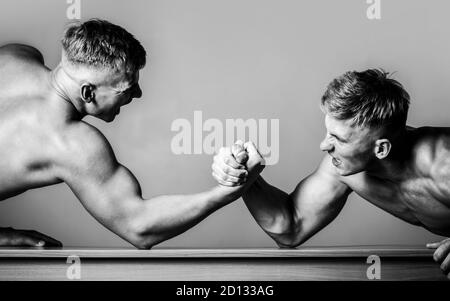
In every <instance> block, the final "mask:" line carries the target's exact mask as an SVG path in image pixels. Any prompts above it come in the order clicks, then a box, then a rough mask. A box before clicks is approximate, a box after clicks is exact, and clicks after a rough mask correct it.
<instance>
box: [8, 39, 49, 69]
mask: <svg viewBox="0 0 450 301" xmlns="http://www.w3.org/2000/svg"><path fill="white" fill-rule="evenodd" d="M0 55H9V56H13V57H16V58H18V59H22V60H27V61H36V62H38V63H40V64H42V65H43V64H44V56H43V55H42V53H41V52H40V51H39V50H38V49H37V48H35V47H33V46H30V45H25V44H6V45H4V46H1V47H0Z"/></svg>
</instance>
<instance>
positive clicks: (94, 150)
mask: <svg viewBox="0 0 450 301" xmlns="http://www.w3.org/2000/svg"><path fill="white" fill-rule="evenodd" d="M128 78H131V80H130V82H126V80H124V82H123V83H122V82H120V83H122V84H123V85H122V86H123V87H125V88H126V87H128V86H129V87H131V88H130V89H128V90H127V91H128V92H126V93H124V94H123V95H124V96H123V97H122V96H117V97H109V98H108V97H106V96H101V95H102V94H101V93H104V95H106V94H105V93H106V92H102V91H101V90H98V91H97V92H98V93H97V100H99V99H100V97H103V99H107V100H108V102H107V101H106V100H104V104H102V105H103V106H104V108H103V109H102V110H100V109H99V111H98V112H97V111H95V114H97V115H94V116H97V117H101V119H103V120H106V121H111V120H113V119H114V117H115V116H116V115H117V114H118V113H119V111H120V109H119V108H120V107H121V106H123V105H126V104H128V103H129V102H130V101H131V100H132V98H139V97H140V96H141V91H140V88H139V86H138V84H137V78H138V75H136V76H134V77H129V76H128V77H126V79H128ZM133 81H134V82H133ZM122 86H120V87H122ZM0 87H1V89H0V157H1V158H2V160H1V161H0V200H4V199H7V198H10V197H13V196H15V195H18V194H20V193H23V192H25V191H27V190H29V189H33V188H39V187H43V186H48V185H53V184H57V183H61V182H65V183H66V184H67V185H68V186H69V187H70V189H71V190H72V191H73V192H74V194H75V195H76V196H77V197H78V199H79V200H80V201H81V203H82V204H83V206H84V207H85V208H86V209H87V210H88V211H89V212H90V213H91V214H92V215H93V216H94V217H95V218H96V219H97V220H98V221H99V222H100V223H102V224H103V225H104V226H105V227H107V228H108V229H110V230H111V231H113V232H114V233H116V234H117V235H119V236H120V237H122V238H124V239H125V240H127V241H128V242H130V243H131V244H133V245H134V246H136V247H138V248H150V247H152V246H153V245H155V244H157V243H159V242H161V241H164V240H166V239H168V238H171V237H173V236H175V235H178V234H180V233H182V232H184V231H186V230H187V229H189V228H190V227H192V226H194V225H195V224H197V223H198V222H200V221H201V220H202V219H204V218H205V217H206V216H208V215H209V214H211V213H212V212H213V211H215V210H217V209H218V208H220V207H222V206H225V205H227V204H228V203H230V202H232V201H234V200H236V199H237V198H238V197H239V196H240V193H241V192H240V191H242V187H235V188H233V187H223V186H221V185H217V186H216V187H214V188H212V189H210V190H208V191H206V192H202V193H198V194H193V195H172V196H158V197H154V198H152V199H149V200H145V199H143V198H142V194H141V188H140V186H139V183H138V182H137V180H136V178H135V177H134V176H133V174H132V173H131V172H130V171H129V170H128V169H127V168H126V167H124V166H122V165H121V164H120V163H119V162H117V160H116V158H115V156H114V153H113V150H112V148H111V146H110V145H109V143H108V141H107V140H106V138H105V137H104V136H103V135H102V134H101V133H100V132H99V131H98V130H97V129H96V128H95V127H93V126H91V125H89V124H88V123H86V122H83V121H82V120H81V118H82V117H84V116H85V115H87V114H86V112H84V111H83V110H82V109H80V108H76V107H75V105H74V103H71V101H70V100H68V98H67V97H66V98H65V97H62V94H61V91H64V89H59V91H57V90H56V89H55V83H54V82H52V71H51V70H50V69H49V68H47V67H46V66H45V65H44V60H43V57H42V55H41V53H40V52H39V51H38V50H36V49H35V48H32V47H30V46H25V45H17V44H13V45H6V46H3V47H0ZM120 87H119V88H120ZM60 88H61V87H60ZM73 90H74V91H75V93H74V95H72V96H71V99H72V98H74V97H76V96H77V95H75V94H76V93H77V92H78V90H77V89H73ZM104 91H107V90H106V89H105V90H104ZM127 93H128V94H127ZM117 95H119V94H117ZM120 95H122V94H120ZM109 99H111V101H109ZM94 101H95V100H94ZM102 101H103V100H102ZM89 105H90V108H91V109H90V110H94V109H92V108H96V107H94V105H95V104H89ZM98 106H99V107H100V101H98ZM93 112H94V111H93ZM92 114H94V113H92ZM89 115H90V114H89ZM238 166H239V165H236V167H238ZM246 174H247V171H245V169H243V168H242V169H241V170H240V171H239V172H238V174H237V176H238V177H239V178H241V179H244V176H245V175H246ZM255 178H256V177H255ZM44 243H45V245H46V246H49V245H60V243H59V242H58V241H56V240H54V239H52V238H49V237H47V236H45V235H43V234H40V233H38V232H35V231H23V230H22V231H19V230H14V229H12V228H0V245H36V246H43V245H44Z"/></svg>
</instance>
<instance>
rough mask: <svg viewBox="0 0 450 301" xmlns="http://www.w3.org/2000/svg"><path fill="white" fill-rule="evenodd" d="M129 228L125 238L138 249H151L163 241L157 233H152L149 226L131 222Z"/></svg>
mask: <svg viewBox="0 0 450 301" xmlns="http://www.w3.org/2000/svg"><path fill="white" fill-rule="evenodd" d="M127 229H128V230H127V234H126V235H125V237H124V238H125V240H127V241H128V242H129V243H130V244H132V245H133V246H134V247H136V248H137V249H140V250H150V249H151V248H153V247H154V246H155V245H157V244H158V243H160V242H161V241H162V240H161V238H158V237H157V236H156V235H152V234H150V233H149V231H148V227H141V226H139V225H138V224H136V223H134V222H131V223H129V225H128V227H127Z"/></svg>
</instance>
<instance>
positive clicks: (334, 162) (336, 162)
mask: <svg viewBox="0 0 450 301" xmlns="http://www.w3.org/2000/svg"><path fill="white" fill-rule="evenodd" d="M332 158H333V159H332V160H331V162H332V163H333V165H334V166H336V167H339V165H341V163H342V162H341V160H339V159H336V158H334V157H332Z"/></svg>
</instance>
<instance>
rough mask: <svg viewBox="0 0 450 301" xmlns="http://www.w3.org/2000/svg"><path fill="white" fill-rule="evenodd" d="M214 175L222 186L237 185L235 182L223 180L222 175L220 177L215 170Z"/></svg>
mask: <svg viewBox="0 0 450 301" xmlns="http://www.w3.org/2000/svg"><path fill="white" fill-rule="evenodd" d="M212 176H213V178H214V179H216V181H217V182H218V183H219V184H220V185H222V186H228V187H234V186H237V184H235V183H229V182H226V181H224V180H223V179H222V178H221V177H219V176H218V175H217V174H216V173H215V172H214V171H213V172H212Z"/></svg>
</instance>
